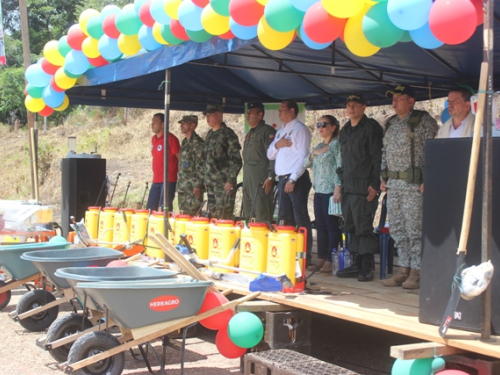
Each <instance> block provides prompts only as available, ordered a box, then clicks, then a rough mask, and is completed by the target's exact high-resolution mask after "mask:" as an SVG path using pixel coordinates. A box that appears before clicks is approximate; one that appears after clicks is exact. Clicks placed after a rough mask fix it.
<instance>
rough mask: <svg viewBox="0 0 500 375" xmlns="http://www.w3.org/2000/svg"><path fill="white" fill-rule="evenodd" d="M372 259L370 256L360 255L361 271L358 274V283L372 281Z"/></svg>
mask: <svg viewBox="0 0 500 375" xmlns="http://www.w3.org/2000/svg"><path fill="white" fill-rule="evenodd" d="M372 257H373V255H372V254H363V255H361V271H360V272H359V274H358V281H372V280H373V268H372Z"/></svg>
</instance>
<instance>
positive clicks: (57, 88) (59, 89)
mask: <svg viewBox="0 0 500 375" xmlns="http://www.w3.org/2000/svg"><path fill="white" fill-rule="evenodd" d="M50 86H52V88H53V89H54V90H56V91H57V92H64V91H65V90H64V89H62V88H60V87H59V86H57V83H56V80H55V78H54V77H52V78H51V79H50Z"/></svg>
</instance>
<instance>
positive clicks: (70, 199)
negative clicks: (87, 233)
mask: <svg viewBox="0 0 500 375" xmlns="http://www.w3.org/2000/svg"><path fill="white" fill-rule="evenodd" d="M105 179H106V159H98V158H78V157H75V158H65V159H62V184H61V185H62V203H61V227H62V229H63V231H64V233H65V234H67V233H68V231H69V230H70V226H69V224H70V219H69V218H70V216H74V217H75V219H76V221H80V220H81V219H82V218H84V217H85V211H87V209H88V207H89V206H101V207H104V205H105V204H106V190H105V188H104V189H102V193H101V195H100V196H99V193H100V192H101V188H102V186H103V183H104V180H105ZM98 198H99V199H98Z"/></svg>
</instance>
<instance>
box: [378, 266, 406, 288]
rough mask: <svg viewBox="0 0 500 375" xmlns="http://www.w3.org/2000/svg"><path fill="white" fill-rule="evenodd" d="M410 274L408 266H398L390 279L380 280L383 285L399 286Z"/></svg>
mask: <svg viewBox="0 0 500 375" xmlns="http://www.w3.org/2000/svg"><path fill="white" fill-rule="evenodd" d="M409 275H410V267H399V271H398V273H397V274H395V275H394V276H393V277H391V278H390V279H385V280H382V285H384V286H401V285H403V283H404V282H405V281H406V279H407V278H408V276H409Z"/></svg>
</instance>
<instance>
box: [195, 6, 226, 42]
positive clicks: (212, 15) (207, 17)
mask: <svg viewBox="0 0 500 375" xmlns="http://www.w3.org/2000/svg"><path fill="white" fill-rule="evenodd" d="M201 25H202V26H203V28H204V29H205V31H206V32H207V33H209V34H212V35H222V34H225V33H227V32H228V31H229V17H226V16H221V15H220V14H218V13H216V12H215V10H214V8H212V6H211V5H210V4H207V5H206V6H205V8H203V11H202V12H201Z"/></svg>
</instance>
